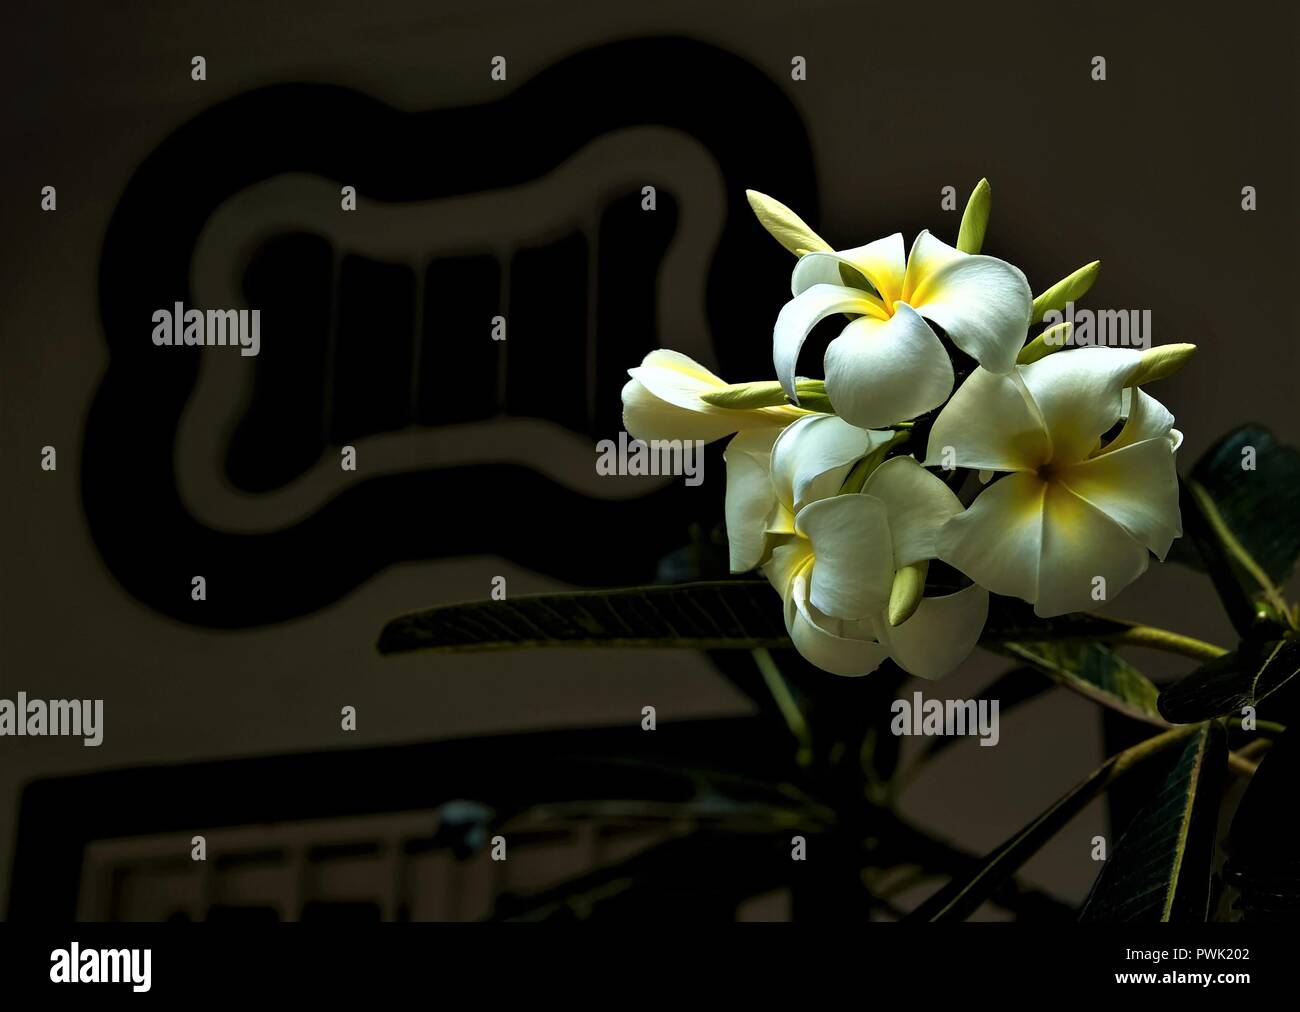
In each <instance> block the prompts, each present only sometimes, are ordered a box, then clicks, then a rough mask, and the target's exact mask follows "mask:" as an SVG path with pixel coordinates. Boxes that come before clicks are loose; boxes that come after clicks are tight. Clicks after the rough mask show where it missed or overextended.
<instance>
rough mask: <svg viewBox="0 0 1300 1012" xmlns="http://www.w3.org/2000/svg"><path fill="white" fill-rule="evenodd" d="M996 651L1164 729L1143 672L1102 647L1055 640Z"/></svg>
mask: <svg viewBox="0 0 1300 1012" xmlns="http://www.w3.org/2000/svg"><path fill="white" fill-rule="evenodd" d="M997 649H998V650H999V652H1001V653H1005V654H1007V655H1008V656H1010V657H1014V658H1017V659H1018V660H1021V661H1025V662H1026V663H1028V664H1030V665H1031V666H1033V667H1034V668H1037V669H1038V670H1039V671H1041V672H1043V673H1044V674H1045V675H1047V676H1048V677H1049V678H1051V679H1052V680H1053V681H1056V682H1059V683H1060V684H1061V685H1064V686H1065V687H1066V688H1067V689H1071V690H1073V691H1074V692H1077V693H1079V694H1080V695H1083V696H1086V697H1088V698H1089V699H1091V700H1093V701H1094V702H1098V703H1101V704H1102V705H1103V706H1107V707H1109V708H1110V709H1112V710H1117V711H1119V712H1120V713H1123V714H1126V715H1127V716H1130V717H1134V718H1136V719H1137V720H1144V721H1146V722H1147V723H1150V724H1157V725H1159V726H1161V727H1164V726H1166V724H1165V721H1164V720H1163V719H1162V718H1161V716H1160V711H1159V709H1158V708H1157V705H1156V700H1157V698H1158V696H1159V690H1157V689H1156V687H1155V685H1154V684H1152V682H1151V681H1150V679H1148V678H1147V677H1146V676H1145V675H1144V674H1142V672H1140V671H1139V670H1138V669H1137V668H1135V667H1133V665H1131V664H1129V663H1128V661H1126V660H1124V658H1122V657H1120V656H1119V654H1117V653H1115V651H1114V650H1112V649H1111V648H1110V647H1108V646H1106V645H1105V644H1104V643H1094V642H1089V641H1086V640H1054V641H1040V642H1022V643H1014V642H1013V643H1003V644H1000V645H999V646H998V647H997Z"/></svg>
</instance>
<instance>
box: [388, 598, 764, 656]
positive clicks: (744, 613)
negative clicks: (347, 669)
mask: <svg viewBox="0 0 1300 1012" xmlns="http://www.w3.org/2000/svg"><path fill="white" fill-rule="evenodd" d="M789 645H790V640H789V637H788V636H787V635H786V631H785V622H784V619H783V617H782V609H781V600H780V598H779V597H778V596H777V595H776V592H775V591H773V590H772V588H771V586H770V585H769V584H768V583H767V582H766V581H764V580H718V581H712V582H707V583H689V584H677V585H668V586H657V587H632V588H627V589H623V590H593V591H577V592H574V593H567V594H537V595H531V596H526V597H515V598H510V599H508V600H505V601H474V602H471V603H468V604H454V605H447V606H444V607H441V608H431V609H429V610H428V611H422V612H417V613H415V614H413V615H404V616H402V617H400V618H396V619H393V620H392V621H391V622H389V623H388V625H386V626H385V627H384V630H383V632H382V633H381V634H380V637H379V651H380V653H385V654H391V653H400V652H402V651H407V650H419V649H428V650H441V651H457V652H459V651H478V650H512V649H519V648H522V647H659V648H664V649H681V648H690V649H696V650H717V649H745V650H753V649H756V648H758V647H783V646H789Z"/></svg>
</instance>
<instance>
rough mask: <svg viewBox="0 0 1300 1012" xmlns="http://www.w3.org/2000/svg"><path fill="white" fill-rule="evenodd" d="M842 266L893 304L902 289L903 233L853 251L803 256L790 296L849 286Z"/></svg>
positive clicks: (796, 269) (794, 274)
mask: <svg viewBox="0 0 1300 1012" xmlns="http://www.w3.org/2000/svg"><path fill="white" fill-rule="evenodd" d="M841 264H844V265H847V266H849V267H851V268H853V269H854V270H855V271H857V272H858V273H859V274H861V275H862V276H863V277H865V278H866V279H867V280H868V281H870V282H871V284H872V285H873V286H874V287H875V289H876V291H877V292H878V293H879V294H880V295H881V296H882V297H883V298H884V299H885V300H886V301H887V302H891V303H892V302H893V301H894V300H895V299H897V298H898V297H899V295H900V293H901V292H902V290H903V272H904V269H905V261H904V250H903V233H902V232H895V233H894V234H893V235H891V236H886V237H885V238H884V239H877V240H876V241H875V242H871V243H867V245H865V246H858V247H856V248H854V249H846V250H841V251H839V252H834V253H809V254H808V255H807V256H804V257H801V258H800V259H799V262H798V263H797V264H795V267H794V273H793V274H792V275H791V277H790V290H791V293H792V294H794V295H798V294H799V293H800V292H806V291H807V290H808V289H809V288H811V287H812V286H813V285H843V284H846V282H845V280H844V275H843V273H842V272H841V271H840V265H841Z"/></svg>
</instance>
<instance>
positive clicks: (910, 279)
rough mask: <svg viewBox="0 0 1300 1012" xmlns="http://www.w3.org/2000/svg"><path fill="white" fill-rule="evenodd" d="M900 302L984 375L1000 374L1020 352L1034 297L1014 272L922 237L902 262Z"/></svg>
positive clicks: (992, 259) (986, 258)
mask: <svg viewBox="0 0 1300 1012" xmlns="http://www.w3.org/2000/svg"><path fill="white" fill-rule="evenodd" d="M913 261H916V266H915V268H914V267H913ZM903 301H904V302H907V303H908V304H909V305H910V306H912V308H913V309H915V310H916V311H917V312H918V313H920V314H921V315H922V316H924V317H925V318H926V319H928V320H933V321H934V322H935V323H937V324H938V325H939V326H940V327H942V328H943V329H944V330H945V331H946V332H947V333H948V336H949V337H951V338H952V340H953V343H954V344H955V345H957V347H958V348H960V349H961V350H962V351H964V352H966V354H968V355H970V356H972V357H973V358H974V359H975V360H976V361H977V362H979V364H980V365H982V366H983V367H984V368H985V369H988V370H990V371H992V372H996V373H1006V372H1009V371H1010V370H1011V368H1012V366H1014V365H1015V361H1016V355H1017V354H1019V352H1020V349H1021V348H1022V347H1024V343H1025V336H1026V333H1027V331H1028V328H1029V317H1030V314H1031V312H1032V308H1033V303H1034V297H1033V293H1032V292H1031V291H1030V289H1029V282H1028V281H1027V280H1025V276H1024V274H1022V273H1021V272H1020V269H1019V268H1017V267H1013V266H1012V265H1011V264H1009V263H1007V262H1006V261H1005V260H998V259H997V258H996V257H990V256H980V255H973V256H972V255H968V254H965V253H960V252H958V251H957V250H955V249H953V248H952V247H951V246H949V245H948V244H947V243H944V242H942V241H940V240H939V239H936V238H935V237H934V236H932V235H930V233H928V232H922V233H921V234H920V235H918V236H917V237H916V242H915V243H914V244H913V246H912V252H911V254H910V255H909V257H908V262H907V282H906V284H905V285H904V294H903Z"/></svg>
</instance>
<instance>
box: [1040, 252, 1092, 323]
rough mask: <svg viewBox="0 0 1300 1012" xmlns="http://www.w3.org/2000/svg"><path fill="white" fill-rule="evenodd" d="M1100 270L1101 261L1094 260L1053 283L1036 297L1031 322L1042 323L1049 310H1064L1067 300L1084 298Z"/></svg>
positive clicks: (1075, 300)
mask: <svg viewBox="0 0 1300 1012" xmlns="http://www.w3.org/2000/svg"><path fill="white" fill-rule="evenodd" d="M1100 272H1101V261H1100V260H1094V261H1093V262H1092V263H1090V264H1085V265H1084V266H1083V267H1080V268H1079V269H1078V270H1077V271H1075V272H1074V273H1073V274H1071V275H1070V276H1069V277H1066V278H1062V279H1061V280H1060V281H1058V282H1057V283H1056V284H1054V285H1052V287H1051V288H1049V289H1048V290H1047V291H1045V292H1043V294H1042V295H1039V296H1038V297H1037V298H1035V299H1034V308H1033V314H1032V316H1031V317H1030V319H1029V322H1030V323H1040V322H1042V319H1043V317H1044V316H1046V315H1047V314H1048V313H1049V312H1051V311H1053V310H1057V311H1059V310H1062V309H1064V308H1065V304H1066V303H1067V302H1077V301H1078V300H1079V299H1081V298H1083V297H1084V296H1085V295H1086V294H1087V293H1088V289H1089V288H1091V287H1092V283H1093V282H1094V281H1096V280H1097V275H1098V274H1099V273H1100Z"/></svg>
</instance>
